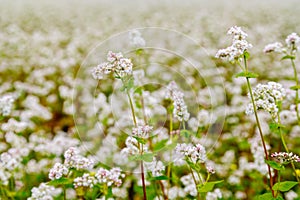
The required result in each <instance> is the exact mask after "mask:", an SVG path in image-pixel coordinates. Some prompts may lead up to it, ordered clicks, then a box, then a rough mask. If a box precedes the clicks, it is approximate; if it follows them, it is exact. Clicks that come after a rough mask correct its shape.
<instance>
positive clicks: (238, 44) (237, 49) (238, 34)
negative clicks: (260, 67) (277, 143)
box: [216, 26, 275, 196]
mask: <svg viewBox="0 0 300 200" xmlns="http://www.w3.org/2000/svg"><path fill="white" fill-rule="evenodd" d="M227 34H228V35H231V36H232V45H231V46H229V47H227V48H225V49H220V50H219V51H218V52H217V54H216V58H222V59H226V60H228V61H230V62H231V63H237V64H238V66H239V67H240V68H241V70H242V72H241V73H238V74H237V75H236V77H245V79H246V83H247V88H248V91H249V96H250V99H251V103H252V108H253V112H254V115H255V120H256V124H257V127H258V131H259V135H260V138H261V141H262V145H263V149H264V154H265V159H266V161H268V160H269V154H268V150H267V147H266V143H265V139H264V135H263V132H262V128H261V125H260V121H259V118H258V114H257V105H256V103H255V99H254V96H253V91H252V87H251V84H250V78H256V77H257V76H258V75H257V74H255V73H251V72H249V70H248V63H247V59H248V58H249V53H248V50H249V49H250V48H252V45H251V44H250V43H249V42H248V41H247V40H246V38H247V37H248V35H247V33H245V32H244V31H243V30H242V29H241V27H238V26H234V27H231V28H230V29H229V30H228V32H227ZM242 62H243V64H244V66H242V64H241V63H242ZM267 166H268V174H269V177H270V188H271V190H272V196H274V195H275V194H274V191H273V189H272V187H273V179H272V173H271V168H270V166H269V164H267Z"/></svg>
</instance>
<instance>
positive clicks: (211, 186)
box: [198, 180, 223, 193]
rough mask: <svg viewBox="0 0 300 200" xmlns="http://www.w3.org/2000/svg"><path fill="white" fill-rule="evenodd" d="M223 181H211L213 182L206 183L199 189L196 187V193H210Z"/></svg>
mask: <svg viewBox="0 0 300 200" xmlns="http://www.w3.org/2000/svg"><path fill="white" fill-rule="evenodd" d="M222 182H223V180H221V181H213V182H207V183H205V184H204V185H201V186H200V187H198V192H204V193H205V192H210V191H212V190H213V189H214V187H215V185H216V184H218V183H222Z"/></svg>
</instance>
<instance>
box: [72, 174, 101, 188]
mask: <svg viewBox="0 0 300 200" xmlns="http://www.w3.org/2000/svg"><path fill="white" fill-rule="evenodd" d="M95 184H97V180H96V178H95V177H94V176H91V175H89V174H88V173H84V174H83V175H82V176H80V177H77V178H75V179H74V187H75V188H78V187H89V188H92V187H94V185H95Z"/></svg>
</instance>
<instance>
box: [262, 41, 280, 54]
mask: <svg viewBox="0 0 300 200" xmlns="http://www.w3.org/2000/svg"><path fill="white" fill-rule="evenodd" d="M282 47H283V46H282V44H281V43H280V42H274V43H272V44H268V45H266V46H265V48H264V52H265V53H271V52H273V51H274V52H278V53H281V52H282Z"/></svg>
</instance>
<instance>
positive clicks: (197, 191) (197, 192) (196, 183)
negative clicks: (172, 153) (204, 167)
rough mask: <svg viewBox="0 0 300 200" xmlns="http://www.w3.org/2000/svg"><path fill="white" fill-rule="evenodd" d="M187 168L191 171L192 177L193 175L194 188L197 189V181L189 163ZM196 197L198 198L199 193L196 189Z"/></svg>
mask: <svg viewBox="0 0 300 200" xmlns="http://www.w3.org/2000/svg"><path fill="white" fill-rule="evenodd" d="M189 169H190V171H191V174H192V177H193V180H194V183H195V187H196V189H197V185H198V183H197V181H196V178H195V175H194V173H193V170H192V168H191V166H190V165H189ZM197 197H198V199H200V194H199V192H198V191H197Z"/></svg>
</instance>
